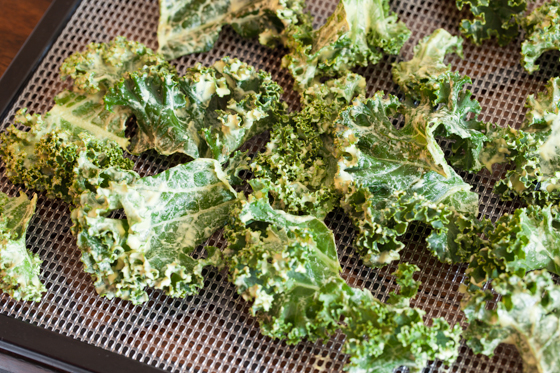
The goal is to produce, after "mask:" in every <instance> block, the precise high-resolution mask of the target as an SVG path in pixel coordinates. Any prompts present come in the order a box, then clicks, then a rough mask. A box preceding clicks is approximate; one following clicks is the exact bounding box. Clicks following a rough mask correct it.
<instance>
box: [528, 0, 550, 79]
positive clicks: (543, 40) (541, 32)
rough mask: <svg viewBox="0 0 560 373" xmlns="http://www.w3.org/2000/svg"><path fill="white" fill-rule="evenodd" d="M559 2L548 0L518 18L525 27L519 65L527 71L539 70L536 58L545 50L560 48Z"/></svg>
mask: <svg viewBox="0 0 560 373" xmlns="http://www.w3.org/2000/svg"><path fill="white" fill-rule="evenodd" d="M559 12H560V3H559V2H558V1H549V2H547V3H545V4H544V5H542V6H540V7H538V8H537V9H535V10H534V11H533V12H532V13H531V14H529V15H528V16H527V17H525V18H522V19H520V24H521V26H522V27H523V28H524V29H525V31H526V35H525V41H524V42H523V43H522V44H521V65H523V67H524V68H525V70H527V71H528V72H529V73H533V72H535V71H537V70H539V65H536V62H537V59H538V58H539V57H540V56H541V55H542V54H543V53H545V52H548V51H551V50H558V49H560V17H559V16H560V14H559Z"/></svg>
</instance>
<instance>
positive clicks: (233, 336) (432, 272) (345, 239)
mask: <svg viewBox="0 0 560 373" xmlns="http://www.w3.org/2000/svg"><path fill="white" fill-rule="evenodd" d="M308 3H309V10H310V11H311V13H312V14H313V15H315V16H316V23H317V25H320V24H321V23H322V22H324V21H325V19H326V17H328V15H329V14H331V12H332V11H333V10H334V8H335V6H336V0H330V1H321V0H310V1H308ZM454 3H455V2H454V1H449V0H433V1H412V0H400V1H396V0H395V1H393V2H392V9H393V10H394V11H396V12H397V13H398V15H399V17H400V18H401V19H402V20H403V21H404V22H405V23H406V24H407V25H408V27H409V28H410V29H411V30H412V31H413V34H412V37H411V39H410V41H409V42H408V43H407V44H406V46H405V48H404V49H403V51H402V58H405V59H409V58H410V57H411V56H412V48H413V46H414V45H415V44H416V43H417V42H418V40H420V39H421V38H423V37H424V36H426V35H428V34H430V33H431V32H432V31H433V30H435V29H436V28H439V27H443V28H446V29H447V30H449V31H450V32H452V33H454V34H457V33H458V25H459V21H460V19H462V18H464V17H466V16H468V14H466V12H463V13H461V12H459V11H458V10H457V9H456V8H455V5H454ZM534 6H535V5H533V7H534ZM157 21H158V6H157V2H156V1H149V2H148V1H131V0H114V1H111V2H101V1H93V0H84V1H83V2H82V3H81V5H80V6H79V8H78V9H77V11H76V12H75V14H74V16H73V17H72V19H71V20H70V21H69V23H68V24H67V26H66V27H65V29H64V31H63V32H62V34H61V35H60V37H59V38H58V39H57V41H56V43H55V44H54V45H53V46H52V48H51V50H50V51H49V52H48V54H47V55H46V57H45V59H44V60H43V61H42V63H41V64H40V66H39V68H38V70H37V71H36V72H35V73H34V75H33V77H32V78H31V80H30V81H29V83H28V84H27V86H26V87H25V89H24V90H23V92H22V93H21V95H20V96H19V97H18V99H17V101H16V103H15V105H14V107H13V108H12V110H11V111H10V112H9V114H8V115H7V117H6V120H5V121H4V122H3V123H2V127H1V128H2V129H4V128H6V127H7V126H9V125H10V124H11V122H12V121H13V117H14V113H15V111H16V110H17V109H19V108H22V107H28V108H29V109H30V111H31V112H36V113H44V112H46V111H47V110H48V109H49V108H50V107H51V106H52V104H53V97H54V96H55V94H57V93H58V92H60V91H61V90H62V89H63V88H64V87H65V86H66V85H67V83H64V82H60V81H59V74H58V67H59V66H60V64H61V63H62V61H63V60H64V58H66V57H67V56H69V55H70V54H71V53H72V52H73V51H76V50H81V49H83V48H84V46H85V45H86V44H87V43H89V42H93V41H95V42H106V41H109V40H111V39H112V38H113V37H114V36H117V35H125V36H127V37H129V38H131V39H133V40H137V41H140V42H142V43H145V44H147V45H148V46H149V47H151V48H156V47H157V45H156V25H157ZM520 41H521V40H520V39H517V40H516V41H515V42H514V43H513V44H512V45H510V46H509V47H505V48H501V47H499V46H498V45H497V44H496V43H494V42H490V43H487V44H486V45H485V46H483V47H475V46H473V45H472V44H470V43H465V58H464V59H463V60H461V59H460V58H459V57H457V56H451V57H449V58H448V62H449V63H452V64H453V67H454V69H455V70H457V71H459V72H460V73H462V74H466V75H469V76H471V77H472V78H473V84H472V87H470V89H471V90H472V91H473V94H474V96H475V98H477V99H478V100H479V101H480V102H481V104H482V107H483V115H482V118H481V119H483V120H484V121H491V122H495V123H498V124H500V125H505V124H510V125H516V126H518V125H519V124H520V123H521V121H522V119H523V116H524V114H525V109H524V102H525V98H526V96H527V95H528V94H529V93H533V92H537V91H538V90H541V89H543V87H544V84H545V83H546V81H547V80H548V79H549V78H550V77H551V76H552V73H553V71H554V69H555V68H556V67H557V66H559V65H558V62H557V60H558V54H555V53H549V54H547V55H546V56H544V57H543V58H541V60H540V65H541V71H540V72H537V73H536V74H534V75H533V76H529V75H528V74H526V73H525V72H524V71H523V70H522V68H521V66H520V65H519V57H520V56H519V50H520ZM284 53H285V50H281V49H276V50H272V49H268V48H266V47H263V46H261V45H259V44H258V42H256V41H247V40H243V39H241V38H240V37H238V36H237V35H236V34H235V33H234V32H233V30H232V29H230V28H229V27H226V28H225V29H224V30H223V31H222V34H221V35H220V38H219V40H218V42H217V43H216V46H215V48H214V49H213V50H212V51H211V52H208V53H204V54H197V55H193V56H186V57H183V58H181V59H179V60H178V61H175V62H176V64H177V66H178V69H179V71H180V72H184V70H185V68H187V67H189V66H192V65H193V64H195V63H196V62H202V63H203V64H204V65H210V64H212V63H213V62H214V61H215V60H217V59H219V58H221V57H222V56H224V55H229V56H232V57H237V58H240V59H242V60H244V61H246V62H248V63H249V64H253V65H255V66H257V67H258V68H261V69H264V70H267V71H269V72H270V73H271V74H272V76H273V78H274V79H275V80H276V81H278V82H279V83H280V84H281V85H282V86H283V87H284V89H285V91H286V93H285V95H284V98H285V99H286V100H287V102H288V103H289V104H290V106H291V108H292V109H296V108H297V107H298V104H297V102H298V95H297V94H296V93H294V92H293V91H292V89H291V87H292V79H291V78H290V77H289V74H288V73H287V71H285V70H283V69H281V67H280V61H281V57H282V55H283V54H284ZM397 60H398V58H396V57H387V58H385V59H383V60H382V61H381V63H379V64H378V65H376V66H370V67H367V68H363V69H357V70H356V71H357V72H358V73H360V74H362V75H364V76H365V77H366V79H367V81H368V94H370V95H371V94H372V93H373V92H375V91H377V90H384V91H385V92H390V93H393V94H397V93H398V89H397V87H396V86H395V85H394V84H393V83H392V80H391V64H392V63H393V62H395V61H397ZM266 141H267V135H266V134H265V135H261V136H258V137H256V138H254V139H253V140H252V141H251V142H250V143H249V144H246V145H245V147H246V148H249V149H251V150H252V151H253V152H255V151H258V149H259V148H260V147H262V146H263V144H265V142H266ZM442 145H443V146H444V148H445V145H446V144H445V143H443V144H442ZM185 160H186V158H184V157H181V156H171V157H162V156H158V155H157V154H155V153H151V152H148V153H145V154H143V155H142V156H140V157H138V158H135V161H136V167H135V170H136V171H138V172H139V173H140V174H142V175H151V174H154V173H158V172H161V171H163V170H165V169H167V168H169V167H171V166H174V165H176V164H178V163H181V162H185ZM504 172H505V170H504V169H503V168H502V169H495V170H494V172H493V173H490V172H486V171H484V172H481V173H479V174H476V175H467V174H462V176H463V177H464V178H465V180H466V181H467V182H469V183H470V184H472V186H473V190H476V191H477V192H478V193H479V194H480V213H481V214H483V215H486V216H488V217H491V218H492V219H494V220H495V219H496V218H498V217H499V216H501V215H502V214H503V213H504V212H511V211H513V210H514V209H515V208H517V207H519V203H518V202H515V201H512V202H502V201H500V199H499V198H498V197H497V196H496V195H494V194H492V187H493V185H494V183H495V182H496V180H498V179H499V178H501V177H502V175H503V173H504ZM0 189H1V190H2V191H3V192H5V193H7V194H9V195H12V196H13V195H15V194H16V193H17V192H18V190H19V189H20V186H14V185H12V184H11V183H10V182H9V181H8V180H7V179H6V177H5V176H4V170H3V168H2V169H0ZM29 194H30V193H29ZM326 221H327V224H328V225H329V227H330V228H332V229H333V231H334V232H335V235H336V240H337V244H338V249H339V258H340V261H341V264H342V267H343V269H344V274H343V275H344V277H345V278H346V280H347V281H348V283H349V284H350V285H352V286H354V287H365V288H368V289H370V290H371V291H372V292H373V294H374V295H376V296H377V297H378V298H380V299H384V298H385V297H386V295H387V293H388V292H389V291H390V290H391V289H393V288H394V287H395V283H394V280H393V278H392V276H390V275H389V273H391V272H393V271H394V270H395V265H392V266H389V267H388V268H385V269H383V270H373V269H369V268H367V267H365V266H364V265H363V264H362V262H361V261H360V260H359V259H358V257H357V256H356V255H355V254H354V252H353V249H352V247H351V242H352V240H353V235H354V233H353V229H352V227H351V223H350V221H349V219H348V218H347V217H346V216H345V215H344V213H342V211H334V212H333V213H331V214H330V215H329V216H328V217H327V219H326ZM70 225H71V221H70V216H69V210H68V206H67V205H65V204H64V203H62V202H60V201H58V200H48V199H46V198H44V196H41V197H40V198H39V203H38V208H37V213H36V215H35V217H34V218H33V220H32V223H31V227H30V229H29V233H28V238H27V245H28V247H29V248H30V249H31V250H33V251H34V252H36V253H38V254H39V255H40V257H41V259H43V260H44V262H43V266H42V273H43V279H44V282H45V283H46V286H47V288H48V292H47V293H46V295H45V297H44V299H43V301H42V302H40V303H37V304H32V303H24V302H15V301H13V300H11V299H10V298H8V297H7V296H6V295H2V294H0V312H1V313H2V314H5V315H9V316H11V317H16V318H19V319H22V320H25V321H28V322H31V323H33V324H36V325H39V326H41V327H43V328H46V329H49V330H53V331H56V332H58V333H61V334H63V335H68V336H71V337H72V338H76V339H78V340H81V341H85V342H87V343H90V344H93V345H95V346H99V347H102V348H104V349H107V350H111V351H114V352H116V353H119V354H122V355H125V356H128V357H130V358H133V359H137V360H140V361H142V362H145V363H148V364H151V365H154V366H157V367H160V368H163V369H166V370H169V371H192V372H218V371H219V372H245V371H254V372H315V371H332V372H339V371H342V367H343V366H344V364H345V362H346V361H347V359H348V357H347V356H346V355H344V354H343V353H342V352H341V347H342V343H343V341H344V336H343V335H342V334H339V335H336V336H335V337H334V338H332V339H331V340H329V341H326V343H325V344H322V343H320V342H317V343H314V344H313V343H308V342H304V343H300V344H298V345H295V346H288V345H286V344H285V343H283V342H281V341H275V340H271V339H269V338H267V337H263V336H262V335H261V334H260V333H259V328H258V323H257V321H256V320H255V318H253V317H252V316H251V315H250V314H249V312H248V305H247V303H246V302H245V301H244V300H243V299H242V298H241V297H239V296H238V295H237V294H236V291H235V288H234V286H232V285H231V284H229V283H228V282H227V280H226V276H225V274H224V273H219V272H216V271H208V272H207V273H206V275H205V278H206V282H205V287H204V289H203V290H202V291H201V292H200V294H199V295H198V296H194V297H188V298H186V299H171V298H169V297H166V296H164V295H163V294H162V293H161V292H159V291H151V293H150V300H149V301H148V302H147V303H145V304H144V305H142V306H133V305H131V304H130V303H129V302H125V301H121V300H118V299H114V300H108V299H104V298H100V297H99V296H97V295H96V293H95V290H94V288H93V286H92V282H91V280H90V278H89V276H88V275H86V274H85V273H84V272H83V270H82V264H81V262H80V252H79V249H78V248H77V247H76V245H75V240H74V238H73V237H72V235H71V233H70ZM426 233H427V232H426V231H425V229H424V228H423V227H422V226H414V227H412V228H411V229H410V230H409V232H408V233H407V234H406V235H405V237H404V238H403V239H404V241H405V242H406V244H407V247H406V249H405V251H404V252H403V253H402V257H403V260H405V261H408V262H412V263H414V264H417V265H418V266H419V267H420V268H421V272H420V273H419V276H418V277H419V280H421V281H422V287H421V290H420V293H419V296H418V297H417V298H416V299H415V301H414V305H415V306H417V307H420V308H422V309H424V310H425V311H426V312H427V317H428V318H431V317H439V316H441V317H445V318H446V319H447V320H448V321H450V322H451V323H457V322H459V323H464V321H463V318H464V316H463V315H462V313H461V312H460V310H459V301H460V294H459V293H458V289H459V285H460V283H461V282H462V281H463V280H464V275H463V274H464V270H465V266H464V265H458V266H447V265H442V264H440V263H439V262H437V261H436V259H434V258H433V257H432V256H431V255H430V254H429V253H428V251H427V250H426V249H425V245H424V244H423V240H422V238H423V237H424V236H425V235H426ZM208 244H211V245H216V246H221V247H224V245H225V241H224V239H223V238H222V235H221V233H220V232H218V233H216V234H215V235H214V236H213V237H212V238H211V239H210V240H209V242H208ZM201 250H202V248H200V251H201ZM440 366H441V364H439V363H438V362H434V363H432V364H431V365H430V366H429V367H427V368H426V370H425V372H436V371H437V370H438V368H439V367H440ZM403 371H404V370H403ZM451 371H452V372H465V373H466V372H469V373H471V372H472V373H474V372H494V373H500V372H503V373H505V372H511V373H513V372H521V371H522V365H521V360H520V358H519V356H518V354H517V352H516V350H515V348H513V347H511V346H508V345H500V346H499V347H498V348H497V350H496V353H495V356H494V357H493V358H491V359H489V358H486V357H484V356H475V355H474V354H473V353H472V352H471V351H470V350H469V349H468V348H467V347H466V346H462V347H461V355H460V357H459V360H458V361H457V362H456V363H455V365H453V366H452V367H451Z"/></svg>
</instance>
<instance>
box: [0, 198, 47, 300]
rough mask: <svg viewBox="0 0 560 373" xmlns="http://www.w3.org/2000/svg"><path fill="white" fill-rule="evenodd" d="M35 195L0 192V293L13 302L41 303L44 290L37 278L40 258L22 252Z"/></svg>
mask: <svg viewBox="0 0 560 373" xmlns="http://www.w3.org/2000/svg"><path fill="white" fill-rule="evenodd" d="M36 205H37V195H34V196H33V198H32V199H31V200H29V199H28V198H27V196H26V195H25V194H24V193H23V192H22V193H21V194H20V196H19V197H14V198H10V197H8V196H7V195H5V194H4V193H2V192H0V290H2V291H3V292H5V293H6V294H8V295H10V296H11V297H12V298H14V299H15V300H25V301H35V302H38V301H40V300H41V297H42V295H43V293H44V292H46V291H47V289H46V288H45V286H44V285H43V284H42V283H41V280H40V279H39V271H40V269H41V259H39V256H37V255H34V254H33V253H32V252H30V251H28V250H26V249H25V234H26V232H27V227H28V225H29V221H30V220H31V217H32V216H33V214H34V213H35V206H36Z"/></svg>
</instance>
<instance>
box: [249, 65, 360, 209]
mask: <svg viewBox="0 0 560 373" xmlns="http://www.w3.org/2000/svg"><path fill="white" fill-rule="evenodd" d="M365 85H366V84H365V79H364V78H363V77H361V76H359V75H356V74H348V75H347V76H345V77H343V78H340V79H336V80H329V81H328V82H326V83H325V84H321V85H315V86H313V87H311V88H308V89H307V90H306V91H305V93H304V94H303V105H304V106H303V109H302V110H301V111H300V112H295V113H292V114H291V115H289V116H287V117H285V118H284V120H283V121H280V122H278V123H277V124H275V125H274V127H273V128H272V131H271V135H270V137H271V139H270V142H269V143H268V144H267V147H266V150H265V151H264V152H263V153H259V154H258V155H257V156H256V157H255V158H254V159H253V162H252V163H251V168H252V171H253V174H254V176H255V179H253V180H251V186H252V187H253V190H261V189H264V188H266V189H267V191H268V192H269V194H270V196H271V197H272V198H273V199H274V201H273V204H272V206H273V207H274V208H275V209H281V210H284V211H286V212H289V213H290V214H294V215H313V216H316V217H317V218H319V219H323V218H324V217H325V216H326V215H327V214H328V213H329V212H330V211H331V210H332V209H333V208H334V207H335V206H336V205H337V204H338V200H339V199H340V197H339V196H338V193H337V192H336V190H335V189H334V175H335V174H336V169H337V161H336V158H335V156H334V149H333V148H334V147H333V141H334V126H333V123H334V121H335V119H336V117H337V116H338V113H339V112H340V111H341V110H342V109H343V108H345V107H346V106H347V105H348V104H349V103H350V102H351V101H352V99H353V98H354V97H355V96H357V95H360V94H363V93H365Z"/></svg>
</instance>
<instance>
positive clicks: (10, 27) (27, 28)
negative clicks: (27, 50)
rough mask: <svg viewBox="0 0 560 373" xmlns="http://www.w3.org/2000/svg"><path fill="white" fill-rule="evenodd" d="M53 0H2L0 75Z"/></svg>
mask: <svg viewBox="0 0 560 373" xmlns="http://www.w3.org/2000/svg"><path fill="white" fill-rule="evenodd" d="M51 2H52V0H0V77H1V76H2V75H3V74H4V72H5V71H6V69H7V68H8V65H9V64H10V62H12V60H13V59H14V57H15V56H16V54H17V52H18V51H19V49H20V48H21V47H22V46H23V43H24V42H25V40H27V37H28V36H29V34H31V31H33V29H34V28H35V26H36V25H37V23H38V22H39V20H40V19H41V17H42V16H43V14H44V13H45V11H46V10H47V8H48V7H49V5H50V4H51Z"/></svg>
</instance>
